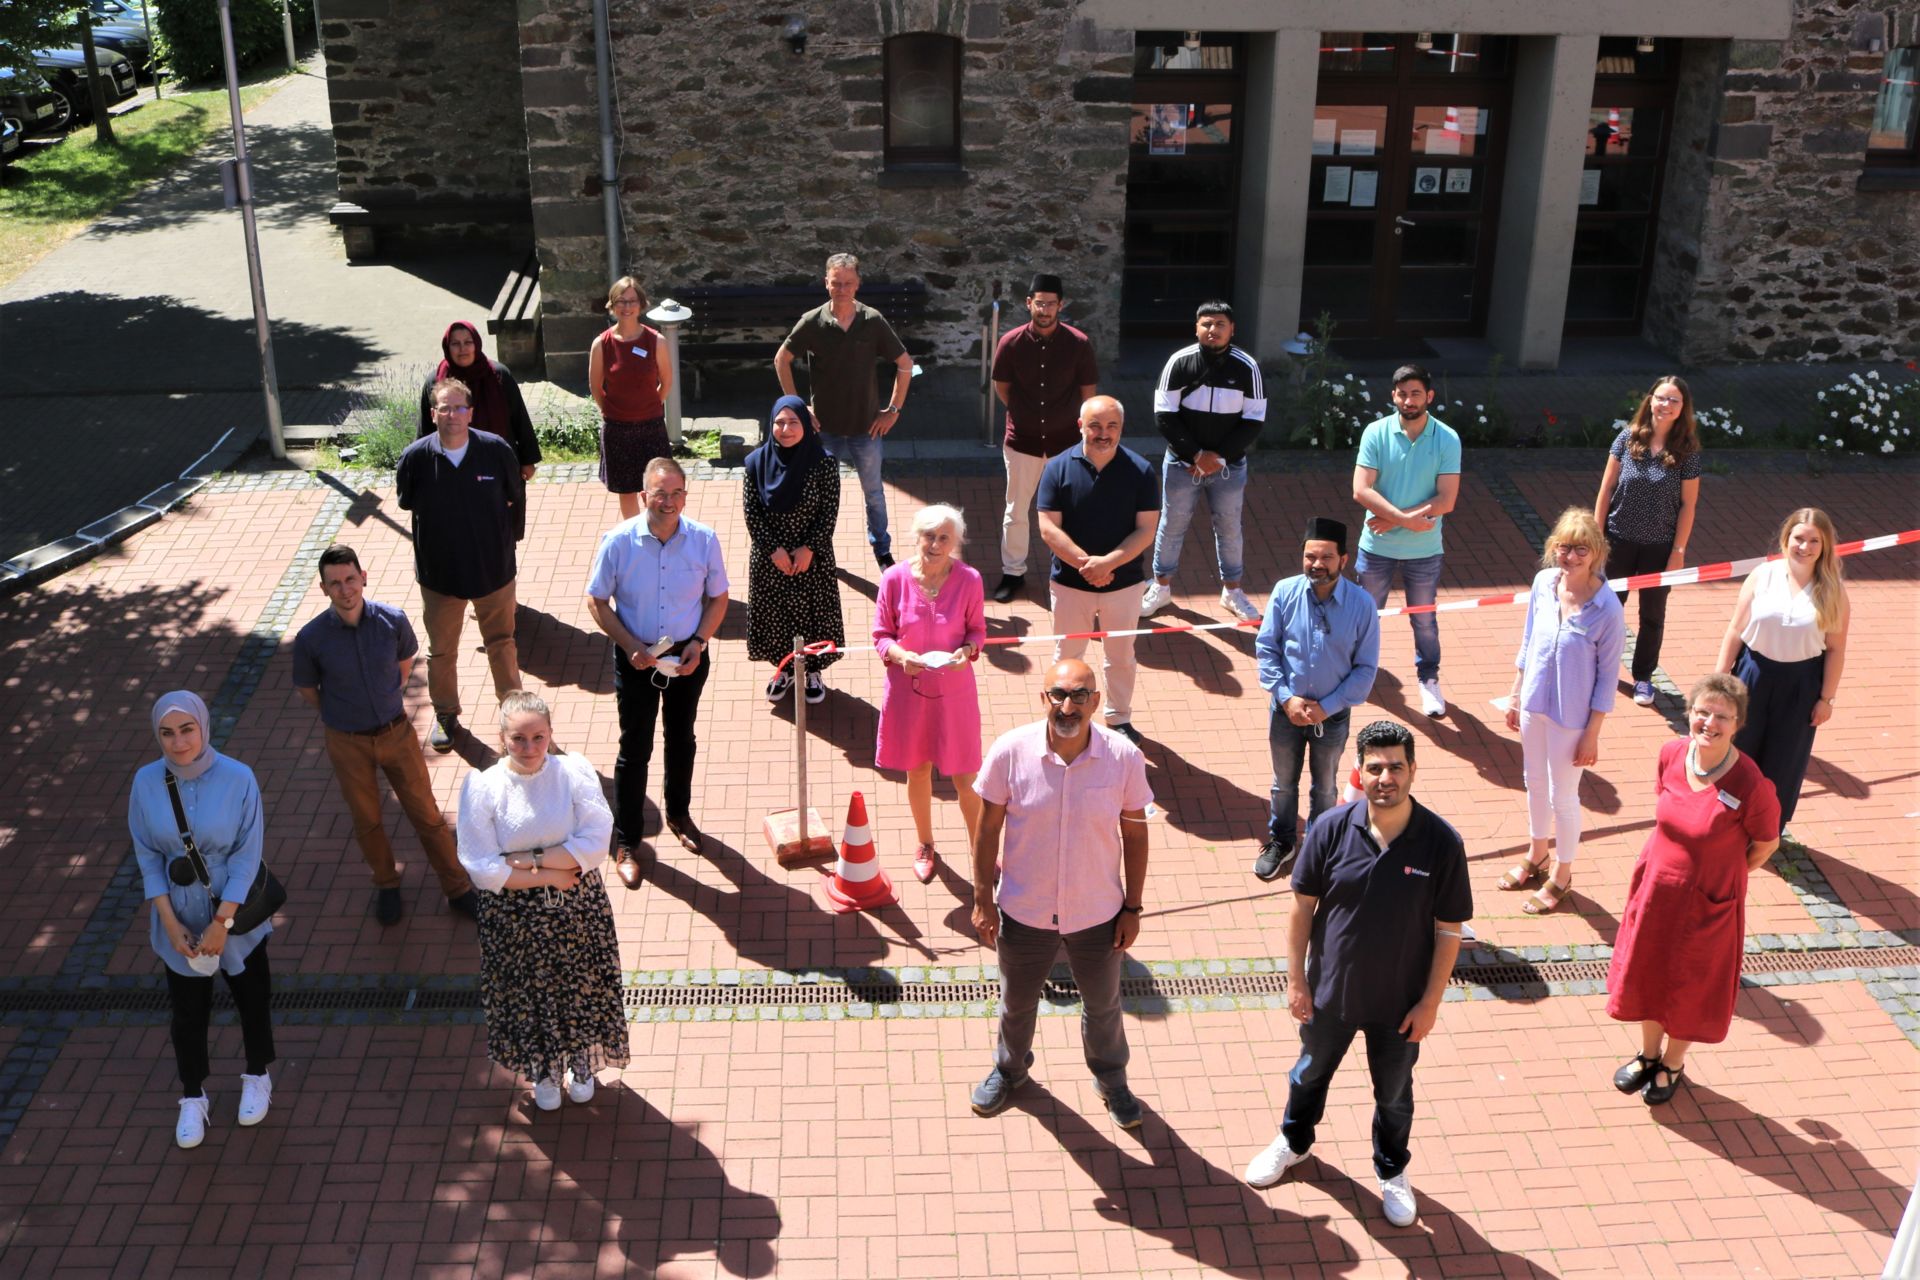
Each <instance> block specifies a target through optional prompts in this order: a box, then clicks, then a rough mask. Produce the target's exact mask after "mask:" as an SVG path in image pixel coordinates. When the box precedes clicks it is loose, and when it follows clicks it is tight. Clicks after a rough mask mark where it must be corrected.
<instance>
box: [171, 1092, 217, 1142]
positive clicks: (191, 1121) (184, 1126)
mask: <svg viewBox="0 0 1920 1280" xmlns="http://www.w3.org/2000/svg"><path fill="white" fill-rule="evenodd" d="M209 1101H211V1099H209V1098H208V1097H207V1095H206V1094H204V1093H203V1094H201V1095H200V1096H199V1097H197V1098H182V1099H180V1118H179V1119H178V1120H176V1121H174V1125H173V1140H174V1141H175V1142H176V1143H178V1144H179V1145H180V1146H181V1147H183V1148H187V1147H197V1146H199V1145H200V1144H201V1143H202V1142H205V1141H206V1138H207V1104H208V1102H209Z"/></svg>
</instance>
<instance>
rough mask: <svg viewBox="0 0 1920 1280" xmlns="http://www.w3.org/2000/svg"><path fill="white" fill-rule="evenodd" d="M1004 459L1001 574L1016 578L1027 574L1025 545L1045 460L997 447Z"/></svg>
mask: <svg viewBox="0 0 1920 1280" xmlns="http://www.w3.org/2000/svg"><path fill="white" fill-rule="evenodd" d="M1000 456H1001V457H1003V458H1005V459H1006V460H1007V509H1006V513H1005V514H1004V515H1002V516H1001V517H1000V572H1001V573H1003V574H1005V575H1006V576H1008V577H1010V578H1011V577H1018V576H1020V575H1021V574H1024V573H1025V572H1026V571H1027V544H1028V543H1029V542H1030V541H1031V538H1030V536H1029V535H1030V532H1031V529H1030V526H1031V524H1032V520H1033V517H1032V511H1033V495H1034V493H1035V491H1036V490H1038V489H1039V488H1040V473H1041V472H1042V471H1045V470H1046V469H1047V460H1046V459H1045V458H1036V457H1034V456H1033V455H1032V454H1030V453H1021V452H1019V451H1018V450H1015V449H1009V448H1008V447H1007V446H1006V445H1004V444H1003V445H1001V446H1000Z"/></svg>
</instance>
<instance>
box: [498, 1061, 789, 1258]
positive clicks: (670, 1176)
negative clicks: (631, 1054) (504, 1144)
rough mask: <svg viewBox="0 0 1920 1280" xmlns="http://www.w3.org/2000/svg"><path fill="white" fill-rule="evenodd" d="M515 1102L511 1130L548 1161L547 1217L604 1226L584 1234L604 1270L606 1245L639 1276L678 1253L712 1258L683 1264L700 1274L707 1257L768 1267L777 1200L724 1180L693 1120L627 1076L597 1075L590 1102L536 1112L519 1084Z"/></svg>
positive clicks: (777, 1231)
mask: <svg viewBox="0 0 1920 1280" xmlns="http://www.w3.org/2000/svg"><path fill="white" fill-rule="evenodd" d="M515 1105H516V1108H517V1109H519V1110H521V1111H523V1112H524V1113H525V1114H524V1115H520V1116H516V1117H515V1121H516V1123H515V1124H514V1125H513V1128H514V1130H516V1131H517V1132H515V1134H514V1136H515V1137H516V1138H518V1137H519V1136H520V1135H521V1134H524V1135H525V1136H526V1137H527V1138H528V1139H530V1140H531V1141H530V1145H531V1146H534V1147H537V1148H538V1149H539V1150H540V1152H541V1154H542V1155H544V1156H545V1157H546V1159H547V1160H548V1161H550V1162H551V1163H552V1165H553V1175H554V1177H553V1185H552V1189H551V1191H550V1192H548V1193H547V1196H548V1198H547V1199H546V1200H545V1203H544V1211H545V1212H544V1216H546V1217H548V1218H549V1220H550V1221H551V1220H556V1219H557V1221H559V1222H561V1223H566V1222H569V1221H570V1222H572V1223H574V1224H579V1223H581V1222H583V1221H586V1222H591V1223H594V1224H597V1225H604V1228H605V1231H606V1234H605V1235H603V1236H602V1235H598V1234H597V1233H590V1234H589V1236H588V1238H599V1239H603V1240H604V1241H605V1244H603V1245H602V1250H603V1251H602V1252H601V1253H600V1255H599V1265H600V1267H601V1268H602V1269H603V1270H604V1268H605V1267H606V1265H607V1256H606V1253H605V1252H604V1250H605V1248H606V1247H607V1246H612V1247H613V1248H615V1249H618V1251H619V1252H620V1254H621V1255H622V1257H623V1258H624V1260H625V1261H626V1262H627V1263H628V1264H630V1265H631V1266H633V1267H634V1268H636V1269H637V1274H641V1275H653V1274H655V1271H656V1268H660V1269H662V1273H664V1271H665V1270H670V1269H671V1268H670V1267H669V1266H668V1265H667V1264H671V1263H672V1262H673V1260H674V1259H676V1258H678V1257H680V1256H681V1255H683V1254H687V1255H697V1256H700V1257H703V1258H704V1256H705V1255H708V1254H712V1255H713V1256H714V1258H715V1262H714V1263H713V1264H708V1263H705V1262H700V1263H697V1264H696V1263H693V1262H689V1263H688V1264H687V1265H688V1266H689V1267H690V1268H693V1269H694V1270H698V1271H699V1272H700V1273H701V1274H711V1273H710V1272H709V1271H708V1267H709V1266H710V1265H711V1266H713V1267H714V1268H715V1269H716V1270H717V1271H718V1272H719V1273H720V1274H723V1275H729V1276H742V1277H758V1276H770V1275H772V1274H773V1273H774V1267H775V1264H776V1262H777V1261H778V1258H777V1254H776V1251H775V1249H774V1241H775V1240H777V1239H778V1238H779V1236H780V1229H781V1225H782V1224H781V1220H780V1206H779V1205H778V1204H777V1203H776V1202H775V1201H774V1200H773V1199H772V1198H771V1197H770V1196H763V1195H760V1194H759V1193H758V1192H754V1191H749V1190H747V1189H746V1188H744V1187H738V1186H735V1185H734V1184H733V1183H732V1182H730V1181H729V1180H728V1178H727V1170H726V1166H725V1165H723V1164H721V1163H720V1159H719V1157H717V1156H716V1155H714V1154H713V1152H712V1151H711V1150H709V1149H708V1148H707V1147H706V1146H705V1145H704V1144H703V1143H701V1142H700V1140H699V1136H698V1134H699V1127H698V1126H697V1125H692V1124H676V1123H674V1121H673V1120H671V1119H670V1118H668V1116H667V1115H666V1113H664V1112H663V1111H661V1110H660V1109H659V1108H658V1107H655V1106H654V1105H653V1104H652V1103H651V1102H649V1101H647V1099H646V1098H644V1097H642V1096H641V1095H640V1094H639V1093H638V1092H637V1091H635V1090H634V1089H633V1088H631V1087H630V1086H629V1085H627V1084H626V1083H625V1082H624V1081H621V1082H617V1083H614V1084H607V1083H604V1082H603V1083H602V1084H601V1085H600V1087H599V1089H598V1091H597V1092H596V1094H595V1096H594V1099H593V1101H591V1102H589V1103H587V1104H585V1105H584V1106H576V1105H574V1104H573V1103H563V1104H562V1108H561V1110H560V1111H557V1112H552V1113H548V1112H541V1111H538V1110H535V1109H534V1107H533V1104H532V1101H531V1099H530V1097H528V1095H527V1094H526V1093H525V1092H524V1091H522V1093H521V1095H520V1098H519V1100H518V1101H517V1102H516V1104H515ZM589 1269H590V1270H591V1269H592V1268H591V1267H589ZM617 1269H618V1268H616V1270H617Z"/></svg>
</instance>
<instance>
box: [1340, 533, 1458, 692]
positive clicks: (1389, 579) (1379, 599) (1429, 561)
mask: <svg viewBox="0 0 1920 1280" xmlns="http://www.w3.org/2000/svg"><path fill="white" fill-rule="evenodd" d="M1442 559H1444V557H1443V556H1420V557H1419V558H1417V559H1414V560H1395V559H1392V558H1391V557H1388V556H1374V555H1368V554H1367V553H1366V552H1365V551H1364V550H1363V551H1361V553H1360V556H1359V558H1358V559H1357V560H1355V561H1354V563H1353V576H1354V577H1356V578H1358V579H1359V580H1360V589H1361V590H1362V591H1365V592H1366V593H1367V594H1368V595H1370V596H1372V597H1373V607H1374V608H1376V609H1384V608H1386V607H1387V592H1388V591H1390V590H1391V589H1392V588H1393V575H1394V574H1395V573H1398V574H1399V575H1400V581H1401V583H1402V584H1403V585H1404V586H1405V587H1406V591H1407V603H1408V604H1432V603H1433V602H1434V600H1435V599H1437V598H1438V597H1439V595H1440V561H1441V560H1442ZM1407 621H1409V622H1411V623H1413V669H1414V673H1415V674H1416V675H1418V676H1419V677H1420V679H1422V680H1438V679H1439V678H1440V615H1439V614H1437V613H1416V614H1413V615H1411V616H1410V617H1409V618H1408V619H1407Z"/></svg>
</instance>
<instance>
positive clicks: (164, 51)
mask: <svg viewBox="0 0 1920 1280" xmlns="http://www.w3.org/2000/svg"><path fill="white" fill-rule="evenodd" d="M153 26H154V39H155V40H156V41H157V42H158V44H159V46H160V49H159V53H160V57H161V58H162V59H163V60H164V61H165V62H166V64H167V66H168V68H169V69H170V70H171V72H172V74H173V75H174V76H175V77H177V78H179V79H182V80H219V79H221V78H223V77H224V76H225V74H226V62H225V57H224V55H223V54H222V53H221V50H220V6H219V4H218V3H217V0H164V3H162V4H161V5H160V6H159V7H158V9H157V10H156V12H155V13H154V15H153ZM293 34H294V38H295V39H296V40H300V39H303V38H310V37H311V36H312V34H313V0H294V4H293ZM233 56H234V57H235V59H237V60H238V61H239V63H240V65H241V66H242V67H243V68H244V67H249V66H252V65H253V64H254V63H256V62H263V61H265V60H267V59H269V58H284V57H285V56H286V40H285V37H284V36H283V34H282V32H281V29H280V3H279V0H233Z"/></svg>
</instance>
